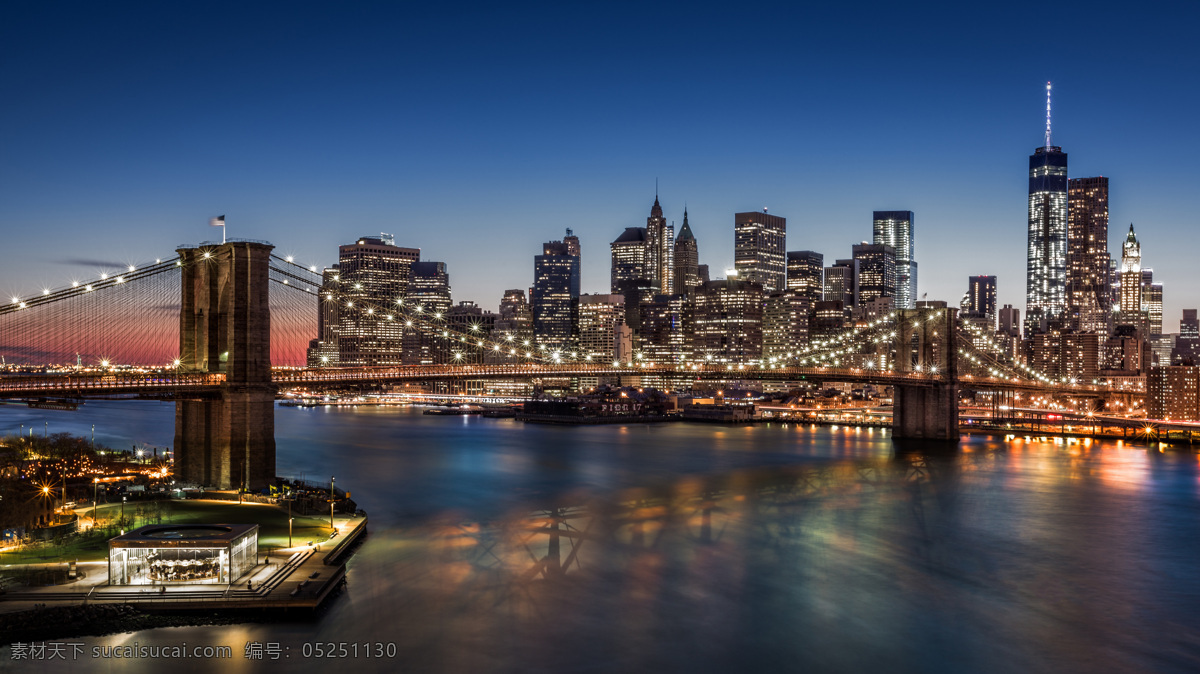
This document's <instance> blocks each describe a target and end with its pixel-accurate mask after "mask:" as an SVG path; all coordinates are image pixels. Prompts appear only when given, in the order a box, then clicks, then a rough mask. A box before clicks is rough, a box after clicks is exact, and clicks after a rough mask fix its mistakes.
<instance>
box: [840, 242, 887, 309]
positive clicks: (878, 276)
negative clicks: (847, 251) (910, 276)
mask: <svg viewBox="0 0 1200 674" xmlns="http://www.w3.org/2000/svg"><path fill="white" fill-rule="evenodd" d="M851 250H852V251H853V254H854V259H855V260H856V261H857V262H858V300H857V302H856V304H861V303H863V302H869V301H871V300H873V299H875V298H877V297H891V298H892V300H893V304H892V306H895V298H896V286H897V283H896V267H897V265H896V249H895V248H892V247H891V246H889V245H887V244H873V243H866V242H864V243H856V244H854V246H853V247H852V248H851Z"/></svg>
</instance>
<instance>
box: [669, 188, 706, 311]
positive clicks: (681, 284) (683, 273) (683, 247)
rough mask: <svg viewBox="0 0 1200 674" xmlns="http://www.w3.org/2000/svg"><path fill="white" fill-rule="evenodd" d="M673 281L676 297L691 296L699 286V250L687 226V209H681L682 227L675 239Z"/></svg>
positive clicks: (689, 227) (690, 229)
mask: <svg viewBox="0 0 1200 674" xmlns="http://www.w3.org/2000/svg"><path fill="white" fill-rule="evenodd" d="M674 262H675V265H674V266H675V280H674V282H673V290H674V293H675V294H677V295H691V294H693V293H694V292H695V290H696V288H697V287H698V286H699V285H700V274H699V269H698V268H699V266H700V249H699V248H698V247H697V246H696V237H695V236H694V235H693V234H692V228H691V226H690V225H688V213H687V208H684V209H683V227H681V228H680V229H679V236H677V237H675V259H674Z"/></svg>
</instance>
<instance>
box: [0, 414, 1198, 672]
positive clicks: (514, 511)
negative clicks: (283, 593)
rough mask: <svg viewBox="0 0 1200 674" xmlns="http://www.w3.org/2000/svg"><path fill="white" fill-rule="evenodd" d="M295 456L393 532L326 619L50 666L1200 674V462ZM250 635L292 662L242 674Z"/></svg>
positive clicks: (430, 425)
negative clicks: (226, 652) (330, 652)
mask: <svg viewBox="0 0 1200 674" xmlns="http://www.w3.org/2000/svg"><path fill="white" fill-rule="evenodd" d="M173 414H174V406H173V405H172V404H169V403H159V402H145V401H137V402H134V401H120V402H118V401H96V402H90V403H88V404H87V405H85V406H84V407H82V408H81V409H80V410H79V411H76V412H56V411H48V410H27V409H23V408H17V407H0V432H15V431H17V430H18V429H19V427H20V426H21V425H22V424H24V425H25V426H26V427H28V426H30V425H32V426H33V427H34V428H35V430H36V432H42V431H43V430H44V428H45V426H44V422H46V421H48V422H49V424H50V426H49V430H50V432H51V433H53V432H59V431H68V432H72V433H78V434H83V435H86V434H87V433H89V432H90V430H91V425H92V424H96V437H97V441H98V442H104V443H106V444H109V445H111V446H114V447H128V446H130V445H132V444H138V445H141V444H142V443H146V444H149V445H152V446H160V447H161V446H168V445H170V444H171V441H172V436H173V432H174V431H173V420H174V416H173ZM276 436H277V439H278V470H279V473H280V474H281V475H287V476H292V477H306V478H308V479H312V480H316V481H325V480H328V478H329V476H330V475H335V476H337V484H338V486H339V487H345V488H346V489H349V490H350V491H351V492H352V493H353V498H354V500H355V501H357V502H358V504H359V506H360V507H361V508H363V509H364V510H366V511H367V512H368V513H369V515H370V529H371V534H370V537H369V538H368V540H367V542H366V543H365V544H364V545H363V546H362V547H361V548H360V550H359V552H358V554H357V555H356V556H355V557H354V558H353V560H352V561H351V563H350V568H349V575H348V584H347V587H346V590H345V592H344V593H343V594H342V595H340V596H339V597H337V598H336V600H335V601H334V603H333V604H332V606H331V607H330V609H329V610H328V611H327V612H326V613H325V614H324V615H323V616H322V617H321V618H320V619H319V620H317V621H315V622H295V623H276V624H247V625H236V626H208V627H184V628H163V629H153V630H145V631H142V632H137V633H132V634H121V635H112V636H108V637H88V638H80V639H72V640H64V641H73V642H77V643H80V644H83V647H84V649H85V656H84V657H87V656H89V655H90V653H91V648H92V647H93V646H109V645H132V644H134V643H137V644H138V645H142V646H145V645H156V646H177V645H179V644H181V643H185V642H186V644H188V645H189V647H191V646H221V645H223V646H230V647H232V651H233V658H232V659H231V660H225V661H221V662H219V663H217V662H214V661H204V660H185V661H169V662H168V661H166V660H151V659H135V660H98V661H94V660H91V659H90V658H88V659H87V661H77V662H75V663H69V662H66V663H64V662H59V663H56V664H55V663H46V662H41V663H38V664H39V666H42V665H47V664H50V665H51V666H50V667H49V668H48V670H49V671H75V670H77V669H79V668H81V667H82V668H86V670H87V671H118V670H119V671H145V672H152V671H162V670H164V669H170V670H172V671H211V670H212V669H214V666H218V667H220V668H221V669H222V670H223V671H257V670H259V669H276V668H282V667H283V666H286V667H287V668H288V669H289V670H295V671H337V669H336V668H338V667H346V666H351V667H355V668H356V669H358V670H361V671H402V672H427V671H428V672H493V671H499V672H527V671H533V672H562V671H584V672H617V671H721V672H725V671H729V672H733V671H822V672H823V671H833V672H842V671H844V672H863V671H887V672H1011V671H1022V672H1026V671H1034V672H1061V671H1115V672H1145V671H1164V672H1173V671H1179V672H1185V671H1198V670H1200V573H1197V571H1200V460H1198V457H1197V455H1196V454H1193V453H1191V452H1187V451H1179V450H1170V449H1168V450H1166V451H1161V450H1160V448H1158V447H1157V446H1155V447H1149V446H1145V445H1133V444H1125V443H1121V442H1095V443H1092V442H1086V441H1084V442H1071V443H1067V442H1064V441H1061V440H1059V441H1055V440H1054V439H1048V440H1038V439H1036V438H1031V439H1026V438H1023V437H1022V438H1008V439H1006V438H1003V437H993V436H972V437H966V438H964V441H963V443H962V444H961V451H959V452H958V453H956V454H952V455H948V456H946V455H939V454H937V453H930V452H927V451H921V450H922V449H923V448H921V447H917V448H915V451H913V448H908V451H905V452H903V453H900V454H897V452H896V451H895V450H894V448H893V444H892V440H891V438H890V437H889V435H888V433H887V432H886V431H880V430H878V429H874V430H868V429H856V428H845V427H842V428H831V427H810V426H804V425H801V426H797V425H794V424H793V425H778V424H776V425H770V426H766V425H758V426H744V427H742V426H711V425H701V424H659V425H635V426H628V427H623V426H592V427H586V426H585V427H553V426H540V425H532V424H529V425H526V424H522V423H519V422H516V421H514V420H510V419H482V418H476V417H435V416H422V415H421V414H420V412H419V411H414V410H404V409H397V408H374V407H357V408H340V409H336V408H319V409H296V408H279V409H277V410H276ZM926 449H932V448H926ZM329 642H333V643H335V644H343V643H344V644H345V645H346V647H347V649H350V648H352V644H354V643H358V644H360V646H359V649H360V651H359V654H358V657H357V658H355V657H354V656H353V654H352V653H351V652H350V651H349V650H347V654H346V656H345V657H339V658H333V659H330V658H316V657H314V656H315V654H316V648H315V646H314V644H317V643H321V644H328V643H329ZM363 642H371V643H372V644H376V643H382V644H386V645H391V644H394V652H395V657H394V659H392V660H376V659H368V658H366V657H365V656H364V655H363V653H362V646H361V644H362V643H363ZM247 643H262V644H278V645H279V647H280V652H281V655H282V657H281V659H280V660H278V661H275V662H272V661H269V660H268V661H262V662H259V661H255V660H247V659H245V657H244V656H245V646H246V644H247ZM372 647H373V648H374V647H375V646H372ZM388 647H389V646H385V648H388ZM325 648H328V646H327V645H326V646H323V649H325ZM4 657H7V654H5V656H4ZM7 664H13V663H7ZM32 665H33V663H26V666H32Z"/></svg>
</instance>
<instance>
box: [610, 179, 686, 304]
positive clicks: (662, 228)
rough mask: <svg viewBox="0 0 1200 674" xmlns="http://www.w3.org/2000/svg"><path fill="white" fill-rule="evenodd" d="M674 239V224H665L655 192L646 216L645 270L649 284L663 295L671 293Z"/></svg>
mask: <svg viewBox="0 0 1200 674" xmlns="http://www.w3.org/2000/svg"><path fill="white" fill-rule="evenodd" d="M674 239H675V226H674V225H668V224H667V220H666V218H664V217H663V210H662V206H659V205H658V195H657V194H655V195H654V206H652V207H650V217H648V218H646V271H647V272H648V275H649V278H650V282H651V285H652V286H653V287H654V289H655V290H656V291H657V292H659V293H662V294H664V295H669V294H671V292H672V291H671V284H672V283H673V282H674V279H673V278H672V276H673V274H672V270H671V267H672V265H671V262H672V260H671V258H672V253H673V252H674V250H673V249H674V243H675V241H674ZM613 292H617V290H615V289H614V290H613Z"/></svg>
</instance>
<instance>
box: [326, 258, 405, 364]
mask: <svg viewBox="0 0 1200 674" xmlns="http://www.w3.org/2000/svg"><path fill="white" fill-rule="evenodd" d="M420 259H421V250H420V249H419V248H402V247H399V246H396V245H394V241H393V239H392V238H391V237H390V236H387V235H381V236H380V237H369V236H368V237H362V238H359V239H358V240H356V241H355V242H354V243H352V244H349V245H345V246H339V247H338V265H337V273H336V274H334V275H333V278H335V279H336V281H333V282H334V283H336V285H337V289H338V291H339V292H338V293H336V294H335V297H336V300H337V301H338V303H339V307H338V311H337V313H338V318H337V347H338V364H339V365H341V366H343V367H346V366H360V365H363V366H371V365H399V364H401V363H403V358H404V327H403V325H402V324H401V323H400V322H399V321H387V320H386V319H385V318H384V316H383V315H382V312H375V313H374V314H369V313H367V312H366V311H364V310H363V307H366V306H368V305H373V306H377V307H390V306H394V305H395V303H396V300H398V299H403V298H404V297H405V296H406V295H407V293H408V281H409V275H410V272H411V270H412V265H413V264H414V263H415V262H417V261H418V260H420ZM331 280H332V279H331ZM347 302H353V303H355V304H356V305H358V310H354V308H353V307H348V306H346V305H347Z"/></svg>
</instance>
